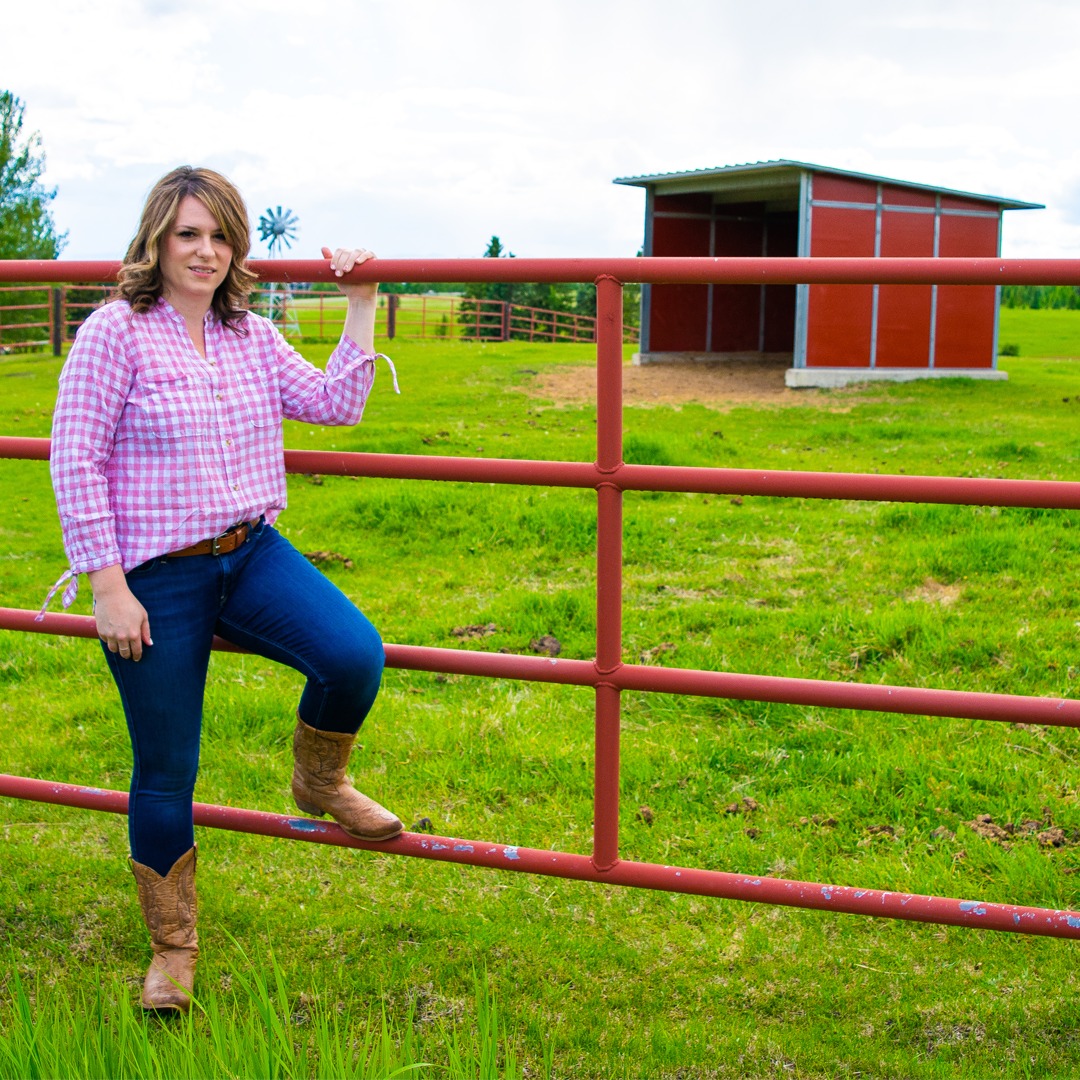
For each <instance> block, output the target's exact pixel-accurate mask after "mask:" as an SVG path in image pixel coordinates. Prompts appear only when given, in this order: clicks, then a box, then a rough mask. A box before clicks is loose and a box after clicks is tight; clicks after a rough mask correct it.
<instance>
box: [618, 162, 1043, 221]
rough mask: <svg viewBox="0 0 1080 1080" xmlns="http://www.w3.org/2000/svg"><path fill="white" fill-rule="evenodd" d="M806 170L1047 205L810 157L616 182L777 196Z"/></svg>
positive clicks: (1018, 206)
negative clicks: (809, 159) (814, 161)
mask: <svg viewBox="0 0 1080 1080" xmlns="http://www.w3.org/2000/svg"><path fill="white" fill-rule="evenodd" d="M803 173H828V174H830V175H833V176H846V177H850V178H853V179H856V180H868V181H870V182H872V183H875V184H889V185H891V186H893V187H904V188H914V189H917V190H919V191H933V192H936V193H938V194H941V195H954V196H957V197H959V198H964V199H977V200H979V201H980V202H986V203H992V204H993V205H994V206H1000V207H1002V208H1003V209H1005V210H1043V209H1045V206H1044V205H1043V204H1042V203H1033V202H1021V201H1020V200H1019V199H1006V198H1002V197H1001V196H999V195H979V194H976V193H975V192H971V191H957V190H956V189H954V188H946V187H937V186H936V185H934V184H916V183H913V182H912V181H910V180H895V179H893V178H892V177H889V176H875V175H873V174H872V173H861V172H852V171H851V170H850V169H833V168H830V167H829V166H827V165H814V164H811V163H810V162H807V161H790V160H787V159H784V158H781V159H778V160H776V161H753V162H747V163H745V164H742V165H721V166H717V167H714V168H711V169H691V170H689V171H686V172H668V173H653V174H652V175H651V176H622V177H618V178H617V179H616V180H614V181H613V182H614V183H616V184H627V185H630V186H632V187H658V188H659V187H663V188H664V189H665V191H666V192H667V193H668V194H672V195H675V194H690V193H693V192H706V191H713V192H723V194H724V195H725V196H726V197H728V198H732V197H738V198H740V199H748V200H750V199H754V198H755V197H756V198H757V199H761V198H769V199H775V198H778V197H782V196H785V195H793V194H797V191H798V186H799V178H800V176H801V175H802V174H803Z"/></svg>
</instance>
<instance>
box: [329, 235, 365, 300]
mask: <svg viewBox="0 0 1080 1080" xmlns="http://www.w3.org/2000/svg"><path fill="white" fill-rule="evenodd" d="M322 253H323V258H324V259H329V260H330V269H331V270H333V271H334V273H335V274H336V275H337V276H338V277H342V276H344V275H345V274H347V273H348V272H349V271H350V270H352V269H353V267H354V266H359V265H360V264H361V263H366V262H368V261H369V260H371V259H374V258H375V252H374V251H368V249H367V248H337V249H335V250H334V251H333V252H331V251H330V249H329V248H328V247H324V248H323V249H322ZM338 288H339V289H340V290H341V291H342V292H343V293H344V294H345V295H346V297H348V299H349V300H353V299H355V300H374V299H375V295H376V294H377V293H378V291H379V283H378V282H377V281H358V282H355V283H354V282H349V283H348V284H346V283H345V282H343V281H339V282H338Z"/></svg>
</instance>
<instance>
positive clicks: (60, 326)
mask: <svg viewBox="0 0 1080 1080" xmlns="http://www.w3.org/2000/svg"><path fill="white" fill-rule="evenodd" d="M63 289H64V286H63V285H57V286H54V287H53V288H51V289H50V290H49V331H50V334H51V336H52V354H53V356H59V355H60V346H61V344H62V343H63V340H64V306H63V303H62V302H61V298H62V296H63Z"/></svg>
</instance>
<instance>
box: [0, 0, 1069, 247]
mask: <svg viewBox="0 0 1080 1080" xmlns="http://www.w3.org/2000/svg"><path fill="white" fill-rule="evenodd" d="M48 12H49V18H48V20H47V21H48V24H49V25H48V31H47V35H46V36H45V38H43V30H42V17H41V10H40V9H35V8H34V7H32V6H28V5H12V6H11V8H10V10H7V9H5V31H4V33H5V46H6V48H5V71H4V75H3V83H4V86H5V87H6V88H8V89H11V90H13V91H14V92H15V93H17V94H18V95H20V96H21V97H22V98H23V99H24V100H25V101H26V103H27V126H28V127H29V128H30V129H37V130H40V132H41V134H42V137H43V140H44V146H45V150H46V153H47V158H48V174H47V177H46V179H47V181H48V182H49V183H51V184H56V185H58V186H59V189H60V195H59V197H58V199H57V201H56V203H55V213H56V217H57V221H58V224H59V226H60V227H61V228H66V229H68V230H69V232H70V243H69V247H68V250H67V252H66V254H67V255H68V256H70V257H86V258H92V257H115V255H116V254H117V252H118V251H120V250H122V248H123V247H124V246H125V245H126V243H127V239H128V237H129V236H130V231H131V229H132V228H133V225H134V221H135V218H136V216H137V214H138V209H139V203H140V201H141V199H142V197H143V195H144V194H145V191H146V190H147V188H148V187H149V185H150V184H151V183H152V182H153V180H154V179H155V178H156V177H157V176H159V175H161V174H162V173H163V172H165V171H166V170H167V169H169V168H171V167H172V166H174V165H175V164H177V163H179V162H182V161H183V162H190V163H193V164H199V163H205V164H210V165H213V166H214V167H216V168H219V169H221V170H222V171H224V172H226V173H227V174H229V175H231V176H232V177H233V178H234V179H236V181H237V182H238V183H239V184H240V185H241V187H242V189H243V190H244V192H245V194H246V196H247V198H248V201H249V205H250V208H251V210H252V214H253V216H254V217H257V215H258V213H259V212H261V210H262V208H263V207H265V206H266V205H269V204H271V203H273V204H274V205H276V204H277V203H279V202H280V203H282V204H286V203H287V204H288V205H291V206H292V207H293V209H294V210H295V211H296V212H297V213H298V214H299V215H300V219H301V247H302V248H303V250H304V253H310V252H313V251H314V250H315V248H317V246H318V245H319V244H320V243H322V242H324V241H326V240H328V239H329V240H333V238H336V237H341V239H342V240H345V239H349V238H350V237H351V238H355V239H357V240H360V239H362V240H363V241H364V242H365V243H371V245H372V246H374V247H376V250H379V251H380V252H381V253H383V254H395V255H444V256H447V255H468V254H474V253H475V252H476V251H477V250H479V249H481V248H482V246H483V245H484V243H486V240H487V238H488V237H489V236H490V235H491V234H492V233H498V234H499V235H500V236H502V237H503V239H504V241H506V242H507V243H508V245H509V246H510V247H511V248H512V249H513V250H515V251H517V252H518V253H519V254H531V255H557V254H573V255H602V254H627V253H629V252H632V251H635V250H636V249H637V247H638V245H639V244H640V237H641V219H642V208H643V199H642V197H641V193H640V192H637V191H633V190H627V189H625V188H620V187H614V186H613V185H612V184H611V180H612V179H613V178H614V177H616V176H628V175H635V174H641V173H652V172H666V171H676V170H681V169H692V168H700V167H706V166H714V165H724V164H733V163H738V162H743V161H754V160H763V159H768V158H776V157H787V158H796V159H801V160H808V161H813V162H817V163H819V164H824V165H833V166H837V167H841V168H852V169H856V170H860V171H866V172H871V173H876V174H879V175H887V176H897V177H898V178H901V179H907V180H916V181H923V182H927V183H931V184H936V185H942V186H948V187H956V188H960V189H962V190H970V191H977V192H987V193H993V194H1002V195H1007V196H1011V197H1015V198H1020V199H1027V200H1031V201H1044V202H1046V203H1047V204H1048V205H1049V206H1050V207H1051V209H1049V210H1047V211H1036V212H1030V213H1029V212H1025V213H1022V214H1021V213H1017V214H1011V215H1008V216H1007V217H1006V230H1005V236H1006V252H1007V253H1011V252H1013V251H1014V249H1015V250H1016V251H1017V253H1021V252H1022V253H1023V254H1025V255H1035V254H1042V255H1055V254H1071V253H1073V252H1075V251H1076V250H1077V247H1078V235H1077V231H1076V230H1077V225H1076V224H1074V221H1076V219H1077V218H1080V205H1078V198H1077V192H1080V155H1078V154H1076V153H1073V151H1072V148H1071V144H1070V143H1069V141H1068V138H1069V135H1068V132H1069V129H1068V122H1067V118H1068V117H1069V116H1071V115H1073V114H1074V113H1075V112H1076V106H1077V103H1078V101H1077V99H1078V97H1080V86H1078V85H1077V80H1076V75H1075V73H1076V71H1077V70H1080V46H1077V45H1076V44H1074V43H1076V42H1078V41H1080V8H1077V6H1076V5H1074V4H1071V3H1069V2H1068V0H1030V2H1029V3H1028V4H1027V5H1025V6H1024V8H1023V11H1022V12H1020V13H1018V9H1017V8H1016V6H1015V4H1014V3H1013V2H1012V0H1010V2H1008V3H1006V2H1005V0H978V2H975V0H948V2H941V0H908V2H907V3H906V4H905V5H903V7H899V6H896V5H875V4H866V3H865V2H861V0H815V2H814V3H813V4H809V3H806V2H805V0H773V2H772V3H770V4H769V5H767V6H766V7H765V8H762V7H760V6H758V7H754V6H752V5H746V4H744V3H742V2H736V0H666V2H665V3H664V4H663V5H656V4H655V3H652V2H649V0H622V2H616V0H547V2H546V3H545V4H544V5H519V4H505V3H502V2H501V0H458V2H456V3H454V4H447V3H445V0H410V3H409V4H401V3H397V2H394V0H348V2H346V3H341V2H331V0H309V2H308V3H306V4H305V5H304V7H303V10H301V9H299V8H298V7H297V6H296V5H295V3H293V2H292V0H231V2H229V3H221V2H220V0H214V2H211V0H183V2H179V0H178V2H171V0H142V2H139V0H99V2H98V3H93V4H91V3H82V2H75V0H58V2H55V3H53V4H51V5H49V8H48ZM1021 16H1022V17H1021ZM46 39H47V47H46V46H45V44H43V43H44V42H45V41H46ZM361 234H362V235H361ZM305 245H306V246H305Z"/></svg>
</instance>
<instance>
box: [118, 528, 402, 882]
mask: <svg viewBox="0 0 1080 1080" xmlns="http://www.w3.org/2000/svg"><path fill="white" fill-rule="evenodd" d="M127 582H128V586H129V587H130V589H131V591H132V592H133V593H134V594H135V596H136V597H137V598H138V600H139V602H140V603H141V604H142V605H143V607H145V608H146V611H147V614H148V616H149V619H150V634H151V636H152V637H153V639H154V644H153V645H150V646H146V647H144V649H143V657H142V660H141V661H139V662H138V663H134V662H133V661H131V660H124V659H121V658H120V657H119V656H118V655H116V654H115V653H111V652H109V651H108V649H105V647H104V643H102V648H103V649H104V651H105V659H106V660H107V661H108V664H109V670H110V671H111V672H112V676H113V678H114V679H115V680H116V685H117V688H118V689H119V691H120V699H121V702H122V703H123V707H124V714H125V716H126V717H127V724H128V732H129V734H130V736H131V748H132V756H133V759H134V760H133V767H132V772H131V797H130V802H129V804H128V835H129V838H130V842H131V855H132V858H134V859H135V860H136V862H140V863H143V864H144V865H146V866H150V867H152V868H153V869H154V870H156V871H157V872H158V873H159V874H165V873H167V872H168V871H169V869H170V868H171V867H172V865H173V863H174V862H175V861H176V860H177V859H178V858H179V857H180V856H181V855H183V854H184V852H185V851H187V850H189V849H190V848H191V846H192V844H193V843H194V837H195V834H194V827H193V825H192V815H191V804H192V797H193V793H194V790H195V776H196V773H197V771H198V767H199V736H200V732H201V728H202V709H203V694H204V690H205V687H206V672H207V668H208V666H209V663H210V644H211V639H212V637H213V635H214V634H220V635H221V636H222V637H223V638H227V639H228V640H229V641H232V642H234V643H235V644H237V645H239V646H241V647H242V648H244V649H247V650H249V651H250V652H253V653H257V654H258V655H260V656H265V657H267V658H268V659H271V660H276V661H278V662H280V663H282V664H287V665H288V666H289V667H292V668H295V669H296V670H297V671H299V672H301V674H303V675H304V676H306V678H307V685H306V686H305V687H304V691H303V694H302V695H301V697H300V705H299V716H300V718H301V719H302V720H303V721H304V722H305V723H306V724H308V725H310V726H311V727H314V728H319V729H321V730H324V731H337V732H348V733H350V734H355V732H357V731H358V730H359V729H360V725H361V724H362V723H363V722H364V718H365V717H366V716H367V714H368V712H369V711H370V709H371V706H372V704H373V703H374V701H375V696H376V694H377V693H378V692H379V683H380V681H381V679H382V670H383V662H384V654H383V645H382V640H381V639H380V637H379V634H378V632H377V631H376V630H375V628H374V627H373V626H372V625H371V623H370V622H368V620H367V619H366V618H365V617H364V615H363V614H362V613H361V612H360V611H359V610H358V609H357V608H356V607H355V606H354V604H353V603H352V601H351V600H349V599H348V597H346V596H345V594H344V593H342V592H341V590H340V589H338V588H337V586H336V585H334V584H333V583H332V582H331V581H329V580H328V579H327V578H326V577H324V576H323V575H322V574H321V573H320V572H319V571H318V570H316V569H315V567H314V566H312V565H311V563H310V562H308V560H307V559H306V558H304V556H303V555H301V554H300V552H299V551H297V550H296V548H294V547H293V546H292V544H290V543H289V541H288V540H286V539H285V538H284V537H283V536H282V535H281V534H280V533H278V532H277V530H276V529H274V528H273V526H270V525H267V524H265V523H262V522H261V523H260V524H259V525H258V526H256V528H255V529H253V530H252V531H251V533H250V535H249V538H248V540H247V542H246V543H244V544H242V545H241V546H240V547H238V548H236V549H235V550H234V551H231V552H229V553H228V554H226V555H219V556H211V555H189V556H182V557H180V558H176V557H173V558H170V557H169V556H162V557H161V558H157V559H151V560H150V561H149V562H145V563H143V564H142V565H140V566H137V567H135V568H134V569H133V570H131V571H130V572H129V573H128V575H127Z"/></svg>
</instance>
